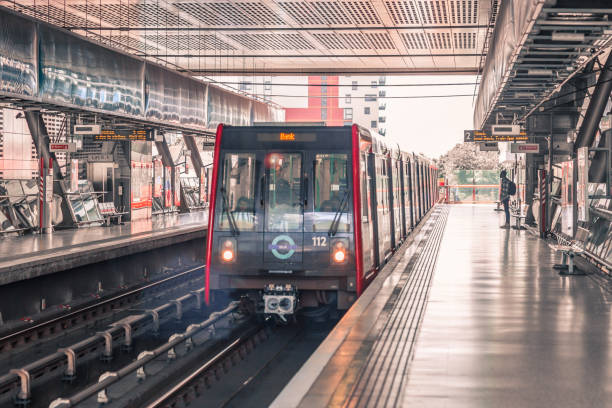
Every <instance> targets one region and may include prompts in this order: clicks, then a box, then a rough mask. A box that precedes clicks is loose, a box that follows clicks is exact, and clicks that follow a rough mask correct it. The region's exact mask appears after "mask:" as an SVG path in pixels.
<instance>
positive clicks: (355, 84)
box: [353, 81, 357, 91]
mask: <svg viewBox="0 0 612 408" xmlns="http://www.w3.org/2000/svg"><path fill="white" fill-rule="evenodd" d="M356 90H357V81H353V91H356Z"/></svg>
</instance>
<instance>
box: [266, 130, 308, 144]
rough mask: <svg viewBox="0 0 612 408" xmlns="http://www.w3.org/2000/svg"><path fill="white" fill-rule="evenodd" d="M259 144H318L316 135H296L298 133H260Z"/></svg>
mask: <svg viewBox="0 0 612 408" xmlns="http://www.w3.org/2000/svg"><path fill="white" fill-rule="evenodd" d="M257 141H258V142H316V141H317V135H316V133H296V132H289V131H287V132H279V133H258V134H257Z"/></svg>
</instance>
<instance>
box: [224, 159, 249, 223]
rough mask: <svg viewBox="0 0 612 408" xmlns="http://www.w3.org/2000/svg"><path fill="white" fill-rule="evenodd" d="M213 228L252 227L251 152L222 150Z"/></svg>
mask: <svg viewBox="0 0 612 408" xmlns="http://www.w3.org/2000/svg"><path fill="white" fill-rule="evenodd" d="M222 171H223V175H222V185H221V188H220V191H219V193H220V194H219V196H220V209H221V211H217V217H216V218H217V228H219V229H230V222H234V225H235V227H236V228H238V230H241V231H253V230H254V229H255V154H253V153H226V154H225V157H224V159H223V170H222Z"/></svg>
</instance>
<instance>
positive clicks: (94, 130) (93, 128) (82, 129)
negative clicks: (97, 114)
mask: <svg viewBox="0 0 612 408" xmlns="http://www.w3.org/2000/svg"><path fill="white" fill-rule="evenodd" d="M101 131H102V127H101V126H100V125H74V127H73V128H72V133H74V134H75V135H99V134H100V132H101Z"/></svg>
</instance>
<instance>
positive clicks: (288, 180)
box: [266, 153, 303, 232]
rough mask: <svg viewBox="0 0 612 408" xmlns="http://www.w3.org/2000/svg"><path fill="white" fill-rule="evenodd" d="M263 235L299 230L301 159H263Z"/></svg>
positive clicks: (277, 155) (277, 156)
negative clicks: (264, 161) (265, 179)
mask: <svg viewBox="0 0 612 408" xmlns="http://www.w3.org/2000/svg"><path fill="white" fill-rule="evenodd" d="M266 173H267V181H268V187H267V196H268V197H267V199H266V206H267V207H268V208H267V222H266V228H267V231H276V232H292V231H301V230H302V219H303V210H302V191H301V190H302V155H301V154H298V153H270V154H268V155H267V156H266Z"/></svg>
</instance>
